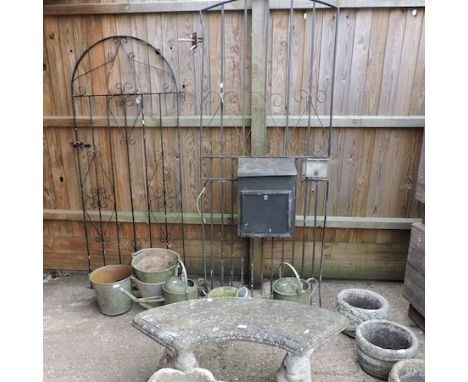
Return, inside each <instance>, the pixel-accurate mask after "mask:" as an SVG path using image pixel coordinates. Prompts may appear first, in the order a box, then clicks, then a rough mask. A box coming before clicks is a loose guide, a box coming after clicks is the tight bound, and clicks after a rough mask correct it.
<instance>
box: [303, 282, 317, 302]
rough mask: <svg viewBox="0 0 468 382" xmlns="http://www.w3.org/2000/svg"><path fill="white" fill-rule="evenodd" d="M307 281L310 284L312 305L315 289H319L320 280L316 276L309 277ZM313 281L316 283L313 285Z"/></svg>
mask: <svg viewBox="0 0 468 382" xmlns="http://www.w3.org/2000/svg"><path fill="white" fill-rule="evenodd" d="M306 281H307V284H309V285H310V295H309V305H312V296H313V294H314V292H315V289H317V286H318V284H319V282H318V280H317V279H316V278H315V277H311V278H308V279H307V280H306ZM312 282H313V284H314V285H313V286H312Z"/></svg>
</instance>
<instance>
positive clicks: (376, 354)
mask: <svg viewBox="0 0 468 382" xmlns="http://www.w3.org/2000/svg"><path fill="white" fill-rule="evenodd" d="M356 347H357V355H358V361H359V364H360V365H361V367H362V368H363V370H364V371H365V372H366V373H368V374H370V375H372V376H373V377H376V378H379V379H382V380H387V378H388V375H389V373H390V370H391V369H392V367H393V365H394V364H395V363H396V362H398V361H402V360H406V359H410V358H414V356H415V355H416V351H417V349H418V339H417V338H416V336H415V335H414V334H413V332H412V331H411V330H410V329H408V328H407V327H405V326H403V325H400V324H397V323H396V322H391V321H387V320H369V321H365V322H363V323H361V324H360V325H359V326H358V327H357V329H356Z"/></svg>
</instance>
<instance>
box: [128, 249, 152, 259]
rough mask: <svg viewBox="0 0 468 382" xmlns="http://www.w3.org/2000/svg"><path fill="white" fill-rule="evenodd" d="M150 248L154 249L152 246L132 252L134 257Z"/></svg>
mask: <svg viewBox="0 0 468 382" xmlns="http://www.w3.org/2000/svg"><path fill="white" fill-rule="evenodd" d="M148 249H152V248H143V249H140V250H139V251H136V252H132V258H133V257H137V256H138V255H141V254H142V253H143V252H145V251H147V250H148Z"/></svg>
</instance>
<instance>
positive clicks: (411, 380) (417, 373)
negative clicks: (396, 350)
mask: <svg viewBox="0 0 468 382" xmlns="http://www.w3.org/2000/svg"><path fill="white" fill-rule="evenodd" d="M424 380H425V373H424V361H423V360H422V359H407V360H404V361H400V362H397V363H396V364H395V365H393V367H392V370H391V371H390V375H389V376H388V382H424Z"/></svg>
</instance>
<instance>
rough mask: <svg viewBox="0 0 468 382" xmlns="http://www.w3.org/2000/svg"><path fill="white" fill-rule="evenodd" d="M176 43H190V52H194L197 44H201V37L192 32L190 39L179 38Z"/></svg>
mask: <svg viewBox="0 0 468 382" xmlns="http://www.w3.org/2000/svg"><path fill="white" fill-rule="evenodd" d="M178 41H180V42H191V43H192V46H191V48H190V50H195V49H197V48H198V44H201V43H202V42H203V37H198V34H197V32H193V33H192V34H191V35H190V38H179V39H178Z"/></svg>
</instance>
